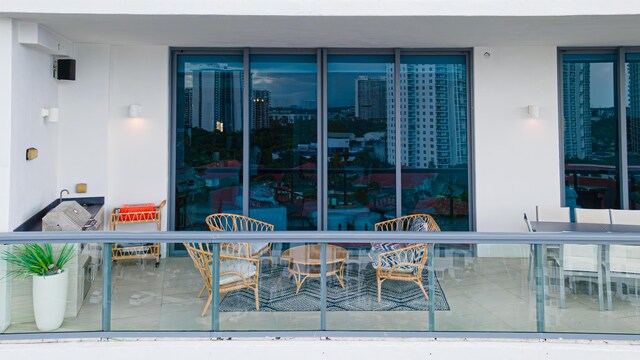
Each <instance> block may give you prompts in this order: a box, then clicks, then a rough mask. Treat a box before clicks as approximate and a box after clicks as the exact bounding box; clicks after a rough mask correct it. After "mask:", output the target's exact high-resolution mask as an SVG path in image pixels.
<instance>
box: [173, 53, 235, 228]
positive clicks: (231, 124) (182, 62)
mask: <svg viewBox="0 0 640 360" xmlns="http://www.w3.org/2000/svg"><path fill="white" fill-rule="evenodd" d="M243 76H244V75H243V61H242V56H214V55H178V74H177V84H176V85H177V89H176V100H177V105H176V117H177V119H176V164H175V166H176V169H175V171H176V175H175V176H176V188H175V192H176V205H175V206H176V210H175V214H176V216H175V219H176V220H175V229H176V230H205V229H207V227H206V224H205V218H206V216H207V215H209V214H211V213H216V212H233V211H240V210H241V209H242V188H241V184H242V179H241V174H242V83H243Z"/></svg>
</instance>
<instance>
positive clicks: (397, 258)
mask: <svg viewBox="0 0 640 360" xmlns="http://www.w3.org/2000/svg"><path fill="white" fill-rule="evenodd" d="M409 231H429V225H428V224H427V222H426V221H424V219H423V218H421V217H418V218H416V219H415V220H414V221H413V224H411V228H410V229H409ZM409 245H410V244H398V243H374V244H372V245H371V251H369V258H370V259H371V261H372V265H373V267H374V268H375V269H377V268H378V255H379V254H382V253H386V252H389V251H393V250H399V249H403V248H405V247H407V246H409ZM424 255H425V254H424V248H422V247H419V248H416V249H414V250H412V251H409V252H400V253H396V254H394V255H393V256H383V257H382V258H381V259H380V260H381V263H382V264H380V266H382V267H383V268H390V267H393V266H394V265H396V264H397V263H398V262H410V263H414V262H419V261H420V260H421V259H422V257H423V256H424ZM398 270H400V271H403V270H404V271H409V270H415V268H414V267H410V266H401V267H399V268H398Z"/></svg>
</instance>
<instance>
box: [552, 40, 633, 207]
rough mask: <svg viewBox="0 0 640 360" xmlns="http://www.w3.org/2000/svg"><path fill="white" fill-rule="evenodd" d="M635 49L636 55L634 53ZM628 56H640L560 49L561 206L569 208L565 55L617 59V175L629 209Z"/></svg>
mask: <svg viewBox="0 0 640 360" xmlns="http://www.w3.org/2000/svg"><path fill="white" fill-rule="evenodd" d="M633 49H635V51H633ZM627 52H640V49H637V48H625V47H596V48H591V47H587V48H558V56H557V57H558V69H557V70H558V73H557V77H558V120H559V121H558V134H559V138H560V141H559V152H558V153H559V159H560V179H559V185H560V204H561V205H562V206H566V201H565V159H564V140H565V139H564V92H563V71H562V69H563V64H564V55H603V54H604V55H614V56H616V60H615V63H614V88H613V91H614V94H613V96H614V99H613V101H614V105H615V106H616V116H617V117H618V119H617V120H618V122H617V125H618V134H617V136H618V143H617V145H618V149H619V151H618V171H619V177H620V180H619V183H620V186H619V189H618V196H619V197H620V209H623V210H628V209H629V188H628V184H629V166H628V161H627V156H628V149H627V104H626V98H627V87H626V54H627Z"/></svg>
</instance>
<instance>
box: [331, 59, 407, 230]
mask: <svg viewBox="0 0 640 360" xmlns="http://www.w3.org/2000/svg"><path fill="white" fill-rule="evenodd" d="M393 60H394V58H393V56H391V55H388V56H387V55H329V56H328V75H327V76H328V78H327V95H328V100H327V101H328V104H327V108H328V124H327V127H328V134H327V138H328V139H327V149H328V153H327V158H328V184H327V189H328V199H327V204H328V217H327V222H328V229H329V230H373V225H374V224H375V223H376V222H378V221H380V220H383V219H385V218H387V217H394V216H395V202H396V201H395V200H396V199H395V189H396V181H395V157H394V155H393V153H392V152H391V151H390V149H392V148H393V147H394V146H395V139H394V138H393V137H392V136H388V135H389V134H390V133H391V131H393V129H394V127H395V122H394V111H393V105H392V102H393V96H394V63H393Z"/></svg>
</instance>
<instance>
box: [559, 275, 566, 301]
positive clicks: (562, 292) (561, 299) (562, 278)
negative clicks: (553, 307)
mask: <svg viewBox="0 0 640 360" xmlns="http://www.w3.org/2000/svg"><path fill="white" fill-rule="evenodd" d="M564 286H565V285H564V269H563V268H562V265H560V309H564V308H565V306H566V304H565V299H564V298H565V288H564Z"/></svg>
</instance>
